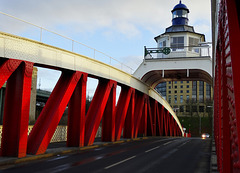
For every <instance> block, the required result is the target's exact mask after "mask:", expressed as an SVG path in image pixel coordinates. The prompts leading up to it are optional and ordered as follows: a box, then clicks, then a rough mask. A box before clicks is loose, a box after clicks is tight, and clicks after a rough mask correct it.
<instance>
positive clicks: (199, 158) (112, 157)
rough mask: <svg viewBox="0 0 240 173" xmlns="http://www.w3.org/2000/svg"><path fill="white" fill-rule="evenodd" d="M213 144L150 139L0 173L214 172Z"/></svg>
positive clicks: (176, 139) (207, 140)
mask: <svg viewBox="0 0 240 173" xmlns="http://www.w3.org/2000/svg"><path fill="white" fill-rule="evenodd" d="M210 148H211V140H210V139H205V140H203V139H201V138H162V137H161V138H157V137H156V138H150V139H145V140H138V141H133V142H126V143H120V144H115V145H112V146H106V147H100V148H95V149H91V150H87V151H80V152H79V153H75V154H68V155H61V156H56V157H52V158H48V159H45V160H38V161H34V162H31V163H24V164H20V165H15V166H13V167H10V168H6V169H5V168H4V169H2V170H1V171H0V172H25V173H27V172H31V173H42V172H43V173H57V172H67V173H72V172H84V173H90V172H94V173H101V172H112V173H128V172H129V173H145V172H149V173H155V172H157V173H158V172H160V173H176V172H183V173H194V172H201V173H205V172H210V158H211V149H210Z"/></svg>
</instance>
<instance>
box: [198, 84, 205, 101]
mask: <svg viewBox="0 0 240 173" xmlns="http://www.w3.org/2000/svg"><path fill="white" fill-rule="evenodd" d="M203 100H204V82H203V81H199V102H200V103H203Z"/></svg>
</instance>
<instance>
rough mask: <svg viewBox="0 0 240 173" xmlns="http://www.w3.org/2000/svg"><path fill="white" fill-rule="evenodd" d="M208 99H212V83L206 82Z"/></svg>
mask: <svg viewBox="0 0 240 173" xmlns="http://www.w3.org/2000/svg"><path fill="white" fill-rule="evenodd" d="M206 99H207V100H211V85H209V84H208V83H206Z"/></svg>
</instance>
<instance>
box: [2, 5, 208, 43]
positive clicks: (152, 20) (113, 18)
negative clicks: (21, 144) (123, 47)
mask: <svg viewBox="0 0 240 173" xmlns="http://www.w3.org/2000/svg"><path fill="white" fill-rule="evenodd" d="M0 1H1V2H2V3H1V7H0V10H1V11H3V12H6V13H9V14H12V15H14V16H17V17H19V18H22V19H25V20H27V21H30V22H32V23H34V24H37V25H40V26H43V27H46V28H49V29H55V30H59V29H60V28H61V27H59V26H62V27H64V28H68V29H71V30H72V31H73V32H86V33H89V32H90V33H91V32H93V33H95V32H97V31H99V30H101V29H107V30H108V31H109V32H112V33H115V34H116V33H120V34H123V35H125V36H126V37H128V38H133V37H138V36H140V35H141V34H142V33H141V31H140V28H144V29H145V30H149V31H151V32H154V33H156V34H159V32H164V30H165V28H166V27H168V26H169V25H171V10H172V8H173V7H174V6H175V5H176V4H177V3H178V1H176V0H175V1H169V0H162V1H159V0H130V1H129V0H121V1H119V0H101V1H99V0H88V1H85V0H68V1H66V0H41V1H34V0H21V1H19V0H0ZM208 1H209V0H202V1H197V0H194V1H190V0H185V1H183V3H185V4H186V5H187V6H188V8H189V9H190V12H191V13H190V15H189V18H190V21H191V22H193V23H196V22H197V21H198V20H199V19H202V18H206V20H209V16H210V2H208ZM203 9H204V10H203Z"/></svg>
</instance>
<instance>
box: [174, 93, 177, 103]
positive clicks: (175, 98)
mask: <svg viewBox="0 0 240 173" xmlns="http://www.w3.org/2000/svg"><path fill="white" fill-rule="evenodd" d="M174 103H177V95H175V96H174Z"/></svg>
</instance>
